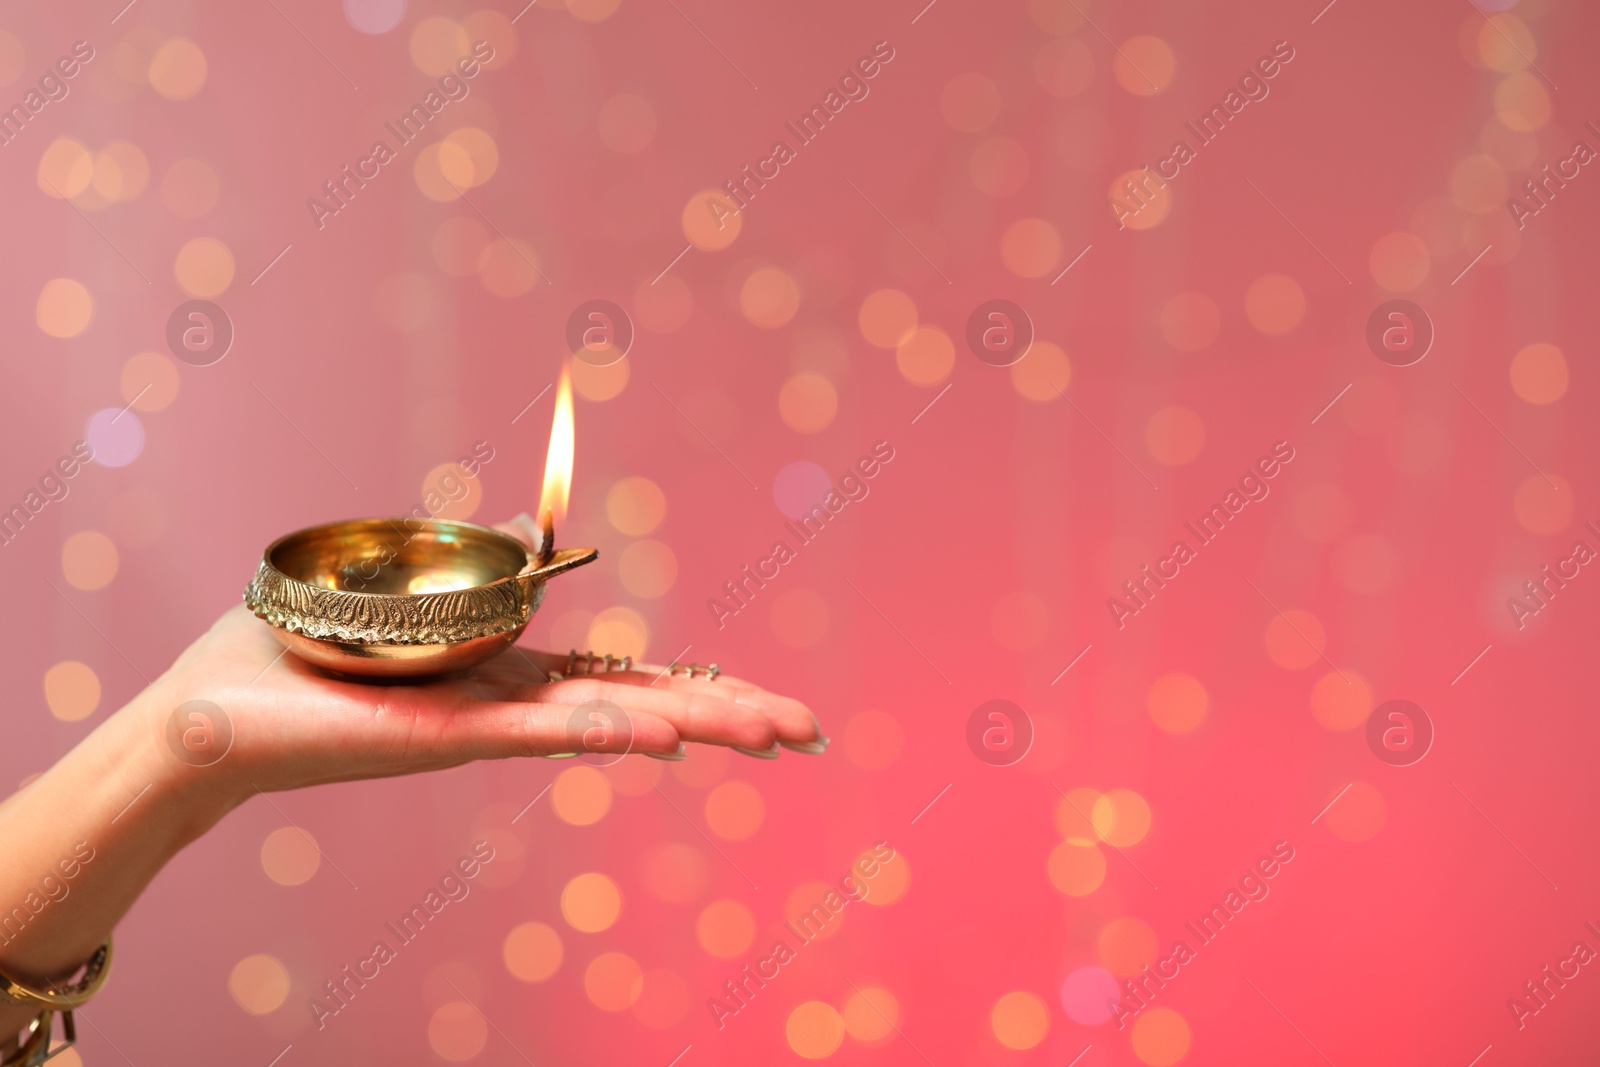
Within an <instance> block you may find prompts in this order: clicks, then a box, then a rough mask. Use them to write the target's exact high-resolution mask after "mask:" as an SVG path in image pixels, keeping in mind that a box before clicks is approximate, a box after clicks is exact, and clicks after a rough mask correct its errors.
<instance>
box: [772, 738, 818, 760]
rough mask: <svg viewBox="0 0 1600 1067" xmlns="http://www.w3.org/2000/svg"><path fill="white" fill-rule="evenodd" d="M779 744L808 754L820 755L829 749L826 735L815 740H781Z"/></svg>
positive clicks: (793, 750) (792, 750) (790, 749)
mask: <svg viewBox="0 0 1600 1067" xmlns="http://www.w3.org/2000/svg"><path fill="white" fill-rule="evenodd" d="M778 744H780V745H782V746H783V747H784V748H786V749H788V750H789V751H790V752H803V753H805V754H806V755H808V756H820V755H822V754H823V753H824V752H826V751H828V739H827V738H826V737H819V738H817V739H816V740H815V741H779V742H778Z"/></svg>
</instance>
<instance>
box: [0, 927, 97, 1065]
mask: <svg viewBox="0 0 1600 1067" xmlns="http://www.w3.org/2000/svg"><path fill="white" fill-rule="evenodd" d="M110 976H111V938H109V937H107V938H106V943H105V944H103V945H101V946H100V947H99V948H98V949H97V950H96V951H95V954H94V955H93V956H90V957H89V962H88V963H86V964H84V965H83V977H81V978H79V979H78V980H77V981H76V982H74V983H72V984H71V985H69V986H67V987H66V988H65V989H63V988H61V987H60V986H58V985H56V984H55V983H54V982H46V984H47V985H48V986H49V987H50V989H49V990H48V991H46V990H42V989H36V988H34V987H33V986H31V985H29V984H27V983H26V982H22V981H19V980H18V979H16V978H13V977H12V976H11V975H9V974H7V973H6V972H5V971H4V970H3V969H0V1001H6V1002H8V1003H11V1004H18V1005H22V1006H24V1007H29V1008H40V1009H42V1010H41V1011H40V1012H39V1014H38V1015H37V1016H35V1017H34V1019H33V1021H32V1022H30V1023H29V1024H28V1029H27V1032H26V1034H24V1035H21V1036H19V1037H18V1038H16V1039H15V1040H14V1041H8V1042H6V1043H5V1044H4V1045H0V1067H38V1065H40V1064H43V1063H44V1062H45V1061H46V1060H48V1059H51V1058H53V1057H54V1056H55V1055H56V1054H57V1053H59V1052H61V1051H63V1050H65V1049H67V1048H70V1047H72V1045H73V1044H75V1043H76V1042H77V1039H78V1028H77V1026H76V1024H75V1020H74V1019H73V1017H72V1012H73V1010H74V1009H75V1008H78V1007H81V1006H82V1005H83V1004H84V1003H85V1002H87V1001H88V1000H89V998H90V997H92V996H94V995H95V994H96V993H98V992H99V991H100V987H101V986H103V985H105V983H106V979H107V978H109V977H110ZM58 1012H59V1013H61V1029H62V1036H63V1043H62V1044H60V1045H58V1046H57V1047H55V1048H54V1049H52V1048H51V1047H50V1033H51V1030H52V1029H53V1028H54V1027H53V1026H52V1023H53V1022H54V1021H55V1016H56V1014H57V1013H58Z"/></svg>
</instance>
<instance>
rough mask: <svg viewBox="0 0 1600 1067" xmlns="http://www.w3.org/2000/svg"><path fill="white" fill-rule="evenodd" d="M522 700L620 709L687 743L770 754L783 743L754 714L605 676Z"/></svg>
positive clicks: (544, 688)
mask: <svg viewBox="0 0 1600 1067" xmlns="http://www.w3.org/2000/svg"><path fill="white" fill-rule="evenodd" d="M515 697H516V698H518V699H523V700H537V701H539V702H540V703H558V704H564V705H568V706H569V707H577V706H578V705H580V704H587V703H589V702H591V701H597V700H605V701H610V702H611V703H613V704H616V705H617V706H618V707H620V708H622V709H623V710H624V711H626V712H627V713H628V714H629V715H633V716H640V715H649V716H655V717H658V718H661V719H664V720H666V721H667V722H669V723H671V724H672V726H673V728H674V729H675V730H677V732H678V735H679V736H680V737H681V738H682V739H683V740H685V741H696V742H700V743H702V744H711V745H728V746H730V747H733V748H744V749H751V750H761V751H765V750H770V749H771V748H772V747H773V746H774V745H775V744H776V743H777V741H778V737H779V735H778V731H777V729H776V728H775V727H774V725H773V723H772V722H771V721H770V720H769V719H768V718H767V717H766V715H764V714H762V713H761V712H760V711H758V710H756V709H755V708H751V707H746V706H745V705H743V704H738V703H735V702H734V701H731V700H725V699H723V698H722V697H720V696H712V695H709V694H704V693H691V692H685V691H683V690H681V689H671V688H667V687H665V686H656V687H653V686H649V685H629V684H627V683H625V682H619V681H614V680H612V679H610V678H607V677H605V676H604V675H600V676H597V677H592V678H589V677H580V678H572V679H569V680H567V681H561V682H550V683H546V684H543V685H533V686H530V687H528V688H526V689H524V690H522V691H520V692H518V693H516V694H515Z"/></svg>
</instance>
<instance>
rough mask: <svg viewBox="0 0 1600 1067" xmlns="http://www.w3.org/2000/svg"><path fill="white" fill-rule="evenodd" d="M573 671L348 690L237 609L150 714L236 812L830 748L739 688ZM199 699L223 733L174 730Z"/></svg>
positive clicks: (545, 663) (549, 663)
mask: <svg viewBox="0 0 1600 1067" xmlns="http://www.w3.org/2000/svg"><path fill="white" fill-rule="evenodd" d="M581 662H582V661H581V660H580V663H581ZM566 665H567V656H566V655H565V654H563V655H555V654H551V653H546V652H533V651H529V650H525V649H522V648H520V647H513V648H512V649H510V650H509V651H507V652H505V653H503V654H502V655H500V656H498V657H496V658H495V659H493V660H491V661H490V662H488V663H486V664H484V665H483V666H481V667H479V668H477V669H476V670H475V671H473V672H472V673H471V674H468V675H467V676H465V677H461V678H455V679H449V680H444V681H436V682H429V683H425V684H421V685H373V684H368V683H362V682H348V681H341V680H338V679H335V678H332V677H330V676H328V675H326V674H323V673H322V672H320V671H319V670H317V669H316V668H315V667H312V666H310V665H309V664H307V663H305V662H304V661H302V660H301V659H299V658H298V657H296V656H294V655H293V654H287V655H286V654H284V649H283V647H282V646H281V645H280V644H279V643H278V642H277V640H276V639H275V638H274V637H273V635H272V632H271V629H270V628H269V627H268V626H267V624H266V623H264V622H261V621H260V620H258V619H256V618H255V617H253V616H252V615H251V614H250V612H249V611H248V610H247V609H245V608H244V607H243V606H240V607H236V608H234V609H232V610H231V611H229V612H228V613H227V614H225V615H223V616H222V618H221V619H220V620H219V621H218V622H217V624H216V625H215V626H213V627H212V628H211V630H210V631H208V632H207V633H206V634H205V635H204V636H202V637H201V638H200V639H199V640H198V641H196V642H195V643H194V644H193V645H192V646H191V647H190V648H189V649H188V650H187V651H186V652H184V653H183V655H182V656H181V657H179V659H178V661H177V663H175V664H174V665H173V667H172V669H171V670H170V671H168V672H167V674H166V675H165V676H163V677H162V678H161V679H160V680H159V681H158V682H157V683H156V684H155V686H153V687H152V688H153V689H154V690H155V694H152V695H156V696H157V697H158V699H155V700H152V701H147V702H146V708H147V710H146V715H147V716H148V717H149V718H150V720H151V721H148V722H147V723H146V727H147V728H148V729H150V730H153V731H156V732H158V733H160V734H161V735H162V736H163V737H165V738H168V739H169V740H170V739H171V738H173V737H180V738H181V737H182V736H183V734H184V733H186V732H188V733H190V736H191V746H190V747H191V749H192V756H190V757H189V758H190V761H191V762H193V763H195V764H210V765H209V766H204V767H203V768H202V769H203V770H204V771H206V772H208V774H210V775H211V776H214V778H216V779H219V780H220V781H219V782H218V784H219V785H223V786H224V788H226V789H227V790H228V791H229V792H231V793H233V794H234V795H236V796H237V798H238V799H239V800H243V799H245V798H247V797H249V796H251V795H253V793H254V791H255V790H256V789H261V790H279V789H295V788H298V787H301V786H308V785H317V784H320V783H324V782H336V781H345V780H349V779H356V778H379V777H386V776H390V775H398V774H411V773H414V772H418V771H429V770H438V769H440V768H444V767H453V766H455V765H457V764H461V763H466V762H468V761H470V760H478V759H506V758H509V757H514V756H549V755H556V754H561V753H572V752H579V751H584V750H585V749H588V750H591V751H603V752H615V753H622V752H628V751H632V752H640V753H645V754H648V755H655V756H661V757H664V758H675V757H677V756H678V755H679V754H680V753H681V751H682V747H681V746H682V743H683V742H686V741H687V742H700V743H704V744H714V745H727V746H730V747H733V748H737V749H740V750H741V751H744V752H746V753H748V754H751V755H760V756H776V755H777V753H778V750H779V746H780V745H782V746H787V747H789V748H792V749H795V750H797V751H801V752H820V751H821V750H822V748H823V747H825V745H826V739H824V738H822V737H821V736H820V734H819V732H818V728H817V721H816V719H815V718H814V717H813V716H812V714H811V712H810V711H808V710H807V709H806V707H805V705H803V704H801V703H800V702H798V701H796V700H792V699H790V698H788V697H782V696H777V695H775V694H772V693H768V692H767V691H765V690H763V689H761V688H759V687H758V686H755V685H752V684H751V683H749V682H744V681H741V680H739V679H737V678H732V677H729V676H728V675H721V676H719V677H718V678H716V679H715V680H712V679H709V678H706V677H704V675H703V674H702V675H701V676H699V677H694V678H689V677H686V676H684V675H683V674H682V673H676V674H668V673H667V671H666V668H664V667H652V666H647V665H644V664H637V665H634V666H633V667H632V668H631V669H630V670H626V671H622V670H612V671H609V672H604V671H603V668H602V667H600V666H599V665H598V664H597V666H596V671H597V673H595V674H592V675H586V674H577V675H576V676H575V677H572V678H569V679H564V680H561V681H553V680H551V672H552V671H555V672H560V671H563V670H564V669H565V667H566ZM190 701H206V702H209V703H210V704H212V705H215V706H216V708H218V709H220V710H221V714H222V715H223V716H225V717H226V720H225V721H224V722H214V721H210V720H211V719H213V718H215V712H209V710H208V709H206V708H204V706H202V705H191V706H190V708H191V709H193V710H188V711H185V712H181V713H180V714H179V720H180V721H179V727H180V730H178V731H176V732H174V731H173V728H172V727H171V725H170V723H169V721H168V720H169V719H170V717H171V716H172V714H173V712H174V711H175V710H176V709H180V708H181V707H183V706H184V705H186V704H187V703H188V702H190ZM596 701H604V702H606V704H595V703H594V702H596ZM607 705H611V706H614V708H620V709H622V711H623V712H625V713H626V714H625V716H619V715H617V714H616V712H615V710H613V709H612V708H608V707H607ZM591 714H599V715H600V716H601V717H602V718H600V719H593V718H591ZM193 716H199V717H198V718H194V717H193ZM595 725H599V726H600V727H601V728H600V729H598V730H595V729H591V727H592V726H595ZM208 746H215V748H216V750H215V751H213V750H211V749H209V748H208ZM224 747H225V751H223V749H224ZM179 758H184V757H183V756H180V757H179ZM213 758H214V759H215V763H210V761H211V759H213Z"/></svg>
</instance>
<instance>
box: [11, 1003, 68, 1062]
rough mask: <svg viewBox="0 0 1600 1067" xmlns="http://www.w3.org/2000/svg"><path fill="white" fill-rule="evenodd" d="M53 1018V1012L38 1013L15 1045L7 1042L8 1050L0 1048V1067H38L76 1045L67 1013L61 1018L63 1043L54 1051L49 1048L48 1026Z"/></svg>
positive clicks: (54, 1014) (54, 1015) (49, 1028)
mask: <svg viewBox="0 0 1600 1067" xmlns="http://www.w3.org/2000/svg"><path fill="white" fill-rule="evenodd" d="M55 1017H56V1013H55V1012H53V1011H42V1012H40V1013H39V1015H38V1016H37V1017H36V1018H35V1019H34V1020H33V1021H32V1022H30V1023H29V1024H28V1030H27V1033H26V1035H25V1036H20V1037H18V1038H17V1040H16V1043H15V1044H10V1043H9V1042H8V1045H9V1047H8V1048H0V1067H39V1065H40V1064H43V1063H44V1062H45V1061H46V1060H48V1059H50V1058H51V1057H53V1056H55V1055H56V1054H57V1053H59V1052H62V1051H64V1050H66V1049H69V1048H71V1047H72V1046H73V1045H74V1044H76V1043H77V1040H78V1031H77V1028H76V1027H75V1026H74V1025H73V1022H72V1013H71V1012H70V1011H69V1012H67V1013H66V1015H64V1016H62V1019H63V1027H64V1028H65V1031H66V1033H65V1041H64V1043H63V1044H61V1045H58V1046H57V1047H56V1048H55V1049H51V1048H50V1030H51V1025H50V1024H51V1022H52V1020H54V1019H55Z"/></svg>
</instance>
